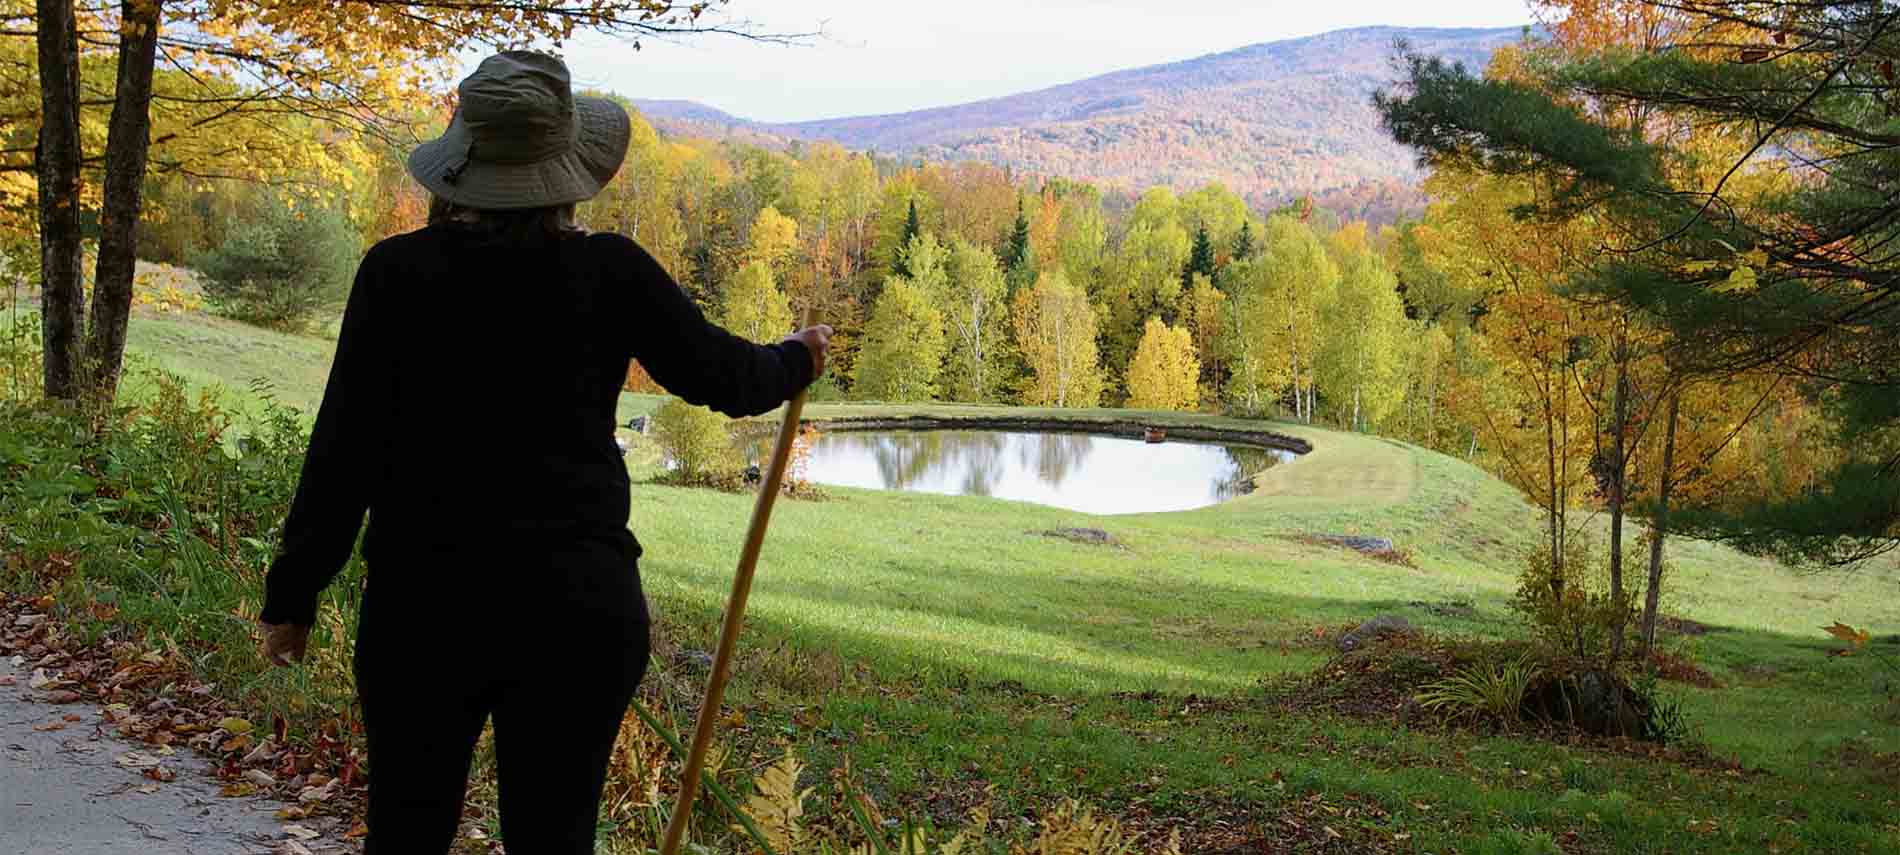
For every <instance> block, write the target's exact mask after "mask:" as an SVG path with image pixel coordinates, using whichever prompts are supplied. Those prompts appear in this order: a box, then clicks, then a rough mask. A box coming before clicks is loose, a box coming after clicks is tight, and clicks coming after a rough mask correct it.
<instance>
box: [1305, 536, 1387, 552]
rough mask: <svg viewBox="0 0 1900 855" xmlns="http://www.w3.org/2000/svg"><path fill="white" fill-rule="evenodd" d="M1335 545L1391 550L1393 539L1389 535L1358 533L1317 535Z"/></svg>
mask: <svg viewBox="0 0 1900 855" xmlns="http://www.w3.org/2000/svg"><path fill="white" fill-rule="evenodd" d="M1315 539H1316V540H1320V541H1322V542H1325V543H1330V544H1332V545H1334V546H1343V547H1345V548H1347V549H1354V550H1358V551H1360V552H1391V551H1392V539H1391V538H1389V537H1366V536H1364V535H1358V534H1322V535H1317V536H1316V537H1315Z"/></svg>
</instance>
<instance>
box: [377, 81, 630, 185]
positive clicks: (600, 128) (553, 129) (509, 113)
mask: <svg viewBox="0 0 1900 855" xmlns="http://www.w3.org/2000/svg"><path fill="white" fill-rule="evenodd" d="M456 91H457V93H458V94H459V95H460V105H459V106H458V107H457V108H456V110H455V115H454V116H453V117H452V118H450V119H449V128H448V130H446V131H444V132H443V133H442V136H440V137H438V138H436V139H433V140H430V141H428V142H426V143H423V144H422V145H421V146H419V147H417V148H416V150H415V151H414V152H413V153H411V154H410V155H409V174H410V175H413V176H415V179H416V180H417V181H419V182H421V183H422V186H423V187H426V188H428V190H429V192H431V193H434V194H435V195H437V196H440V197H441V198H443V199H446V200H448V201H449V202H451V203H453V204H455V205H459V206H461V207H465V208H476V209H480V210H491V211H507V210H519V209H522V208H547V207H553V206H557V205H567V204H571V203H574V202H580V201H584V200H587V199H591V198H593V197H594V196H595V194H598V193H599V192H600V191H601V188H603V187H605V186H607V182H608V181H611V180H613V177H614V173H615V172H617V171H619V169H620V162H621V161H622V160H624V159H625V158H626V156H627V140H628V138H629V137H630V136H631V133H632V129H631V127H630V122H629V120H628V118H627V111H626V110H623V109H621V107H620V105H619V104H616V103H614V102H612V101H609V100H607V99H605V98H589V97H585V96H583V97H579V98H577V97H575V96H574V92H573V89H572V86H571V83H570V81H569V77H568V73H567V65H566V64H565V63H563V62H561V61H560V60H559V59H557V58H555V57H552V56H548V55H546V54H540V53H534V52H531V51H505V52H503V53H498V54H495V55H494V56H491V57H489V58H487V59H485V60H482V64H481V65H480V66H477V67H476V69H475V72H474V73H473V74H470V75H469V76H468V77H467V79H464V80H463V81H462V84H461V86H459V87H457V89H456Z"/></svg>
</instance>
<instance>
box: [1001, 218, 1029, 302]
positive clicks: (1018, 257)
mask: <svg viewBox="0 0 1900 855" xmlns="http://www.w3.org/2000/svg"><path fill="white" fill-rule="evenodd" d="M1035 263H1036V261H1035V256H1033V255H1032V254H1031V253H1030V249H1029V215H1028V214H1027V213H1025V212H1024V211H1023V200H1022V197H1020V196H1018V197H1017V198H1016V223H1015V225H1013V226H1011V227H1010V230H1009V243H1008V244H1007V245H1006V246H1005V247H1004V249H1003V270H1004V273H1005V274H1006V275H1007V276H1008V279H1009V283H1010V291H1011V293H1014V292H1015V290H1016V289H1017V288H1018V287H1020V286H1022V285H1026V284H1028V283H1029V281H1030V279H1029V277H1030V276H1032V275H1033V274H1034V273H1035Z"/></svg>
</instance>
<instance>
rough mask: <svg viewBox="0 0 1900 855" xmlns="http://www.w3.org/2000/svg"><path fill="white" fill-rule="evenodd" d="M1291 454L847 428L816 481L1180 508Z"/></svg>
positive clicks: (1098, 439) (1244, 484)
mask: <svg viewBox="0 0 1900 855" xmlns="http://www.w3.org/2000/svg"><path fill="white" fill-rule="evenodd" d="M1292 456H1293V455H1292V453H1291V452H1285V451H1273V450H1268V449H1260V448H1247V447H1238V446H1219V445H1202V444H1198V443H1186V442H1167V443H1160V444H1149V443H1144V442H1142V441H1140V440H1134V439H1121V438H1117V437H1103V436H1089V435H1085V434H1066V433H1013V432H1005V431H917V432H889V433H857V432H837V433H828V434H825V435H823V436H822V437H821V438H820V439H819V440H818V443H817V445H816V446H815V447H814V448H813V449H812V455H811V460H810V463H809V465H808V467H807V470H806V471H807V474H808V475H809V477H810V478H811V479H812V480H813V481H817V482H818V483H821V484H832V485H836V486H845V487H869V488H881V489H887V490H912V491H918V492H928V493H942V494H948V495H967V496H992V497H995V498H1001V499H1013V500H1017V501H1025V502H1035V503H1038V504H1044V505H1053V506H1056V507H1061V508H1068V509H1071V510H1077V511H1086V512H1089V513H1099V514H1116V513H1139V512H1153V511H1178V510H1187V509H1189V508H1198V507H1203V506H1206V505H1211V504H1215V503H1217V502H1221V501H1224V500H1227V499H1230V498H1233V497H1234V496H1238V495H1240V494H1242V493H1245V492H1247V490H1248V489H1250V488H1251V483H1250V479H1251V478H1252V476H1253V475H1255V474H1257V473H1259V472H1260V471H1262V470H1265V469H1266V468H1268V467H1270V466H1273V465H1274V464H1276V463H1279V462H1281V461H1283V460H1288V459H1291V458H1292Z"/></svg>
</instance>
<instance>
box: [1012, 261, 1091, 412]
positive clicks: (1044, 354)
mask: <svg viewBox="0 0 1900 855" xmlns="http://www.w3.org/2000/svg"><path fill="white" fill-rule="evenodd" d="M1010 314H1011V321H1012V322H1013V324H1014V326H1015V331H1016V348H1017V350H1018V351H1019V352H1021V353H1022V355H1023V359H1024V361H1025V362H1027V363H1028V364H1029V377H1028V378H1027V382H1026V386H1025V388H1024V389H1023V403H1025V404H1030V405H1034V406H1055V407H1093V406H1095V405H1096V404H1097V403H1098V402H1099V401H1100V400H1101V397H1102V372H1101V366H1100V365H1098V364H1097V356H1096V351H1095V324H1096V319H1095V307H1094V306H1092V305H1090V304H1089V298H1088V295H1087V294H1085V293H1083V292H1082V289H1081V288H1078V287H1076V286H1074V285H1071V284H1069V278H1068V277H1067V276H1066V275H1064V274H1063V272H1062V270H1061V269H1059V268H1058V269H1056V270H1053V271H1045V272H1043V273H1042V275H1041V276H1040V277H1038V278H1037V280H1036V285H1035V287H1033V288H1025V289H1023V290H1021V291H1018V292H1016V299H1015V302H1014V305H1013V306H1012V307H1011V313H1010Z"/></svg>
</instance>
